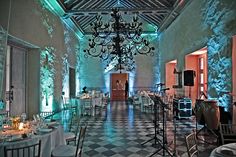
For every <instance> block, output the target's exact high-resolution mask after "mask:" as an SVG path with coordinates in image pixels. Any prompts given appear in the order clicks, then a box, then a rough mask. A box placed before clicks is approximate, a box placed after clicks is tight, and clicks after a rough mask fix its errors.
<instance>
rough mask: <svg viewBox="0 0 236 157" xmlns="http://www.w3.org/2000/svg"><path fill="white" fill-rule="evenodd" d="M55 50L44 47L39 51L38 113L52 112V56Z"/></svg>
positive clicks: (53, 58) (53, 71) (53, 72)
mask: <svg viewBox="0 0 236 157" xmlns="http://www.w3.org/2000/svg"><path fill="white" fill-rule="evenodd" d="M54 52H55V48H53V47H45V49H44V50H42V51H41V53H40V54H41V58H40V64H41V67H40V88H41V107H40V111H43V112H51V111H53V106H52V104H53V92H54V74H55V69H54V60H55V56H54Z"/></svg>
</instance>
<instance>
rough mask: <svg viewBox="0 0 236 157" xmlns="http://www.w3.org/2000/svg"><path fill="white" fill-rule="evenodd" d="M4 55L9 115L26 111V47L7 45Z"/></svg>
mask: <svg viewBox="0 0 236 157" xmlns="http://www.w3.org/2000/svg"><path fill="white" fill-rule="evenodd" d="M7 50H8V51H7V57H6V69H5V71H6V75H5V76H6V77H5V90H6V96H5V97H6V103H7V107H6V110H7V111H10V112H9V113H10V115H11V116H13V115H20V114H22V113H26V49H24V48H20V47H16V46H8V49H7Z"/></svg>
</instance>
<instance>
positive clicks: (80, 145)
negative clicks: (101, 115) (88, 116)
mask: <svg viewBox="0 0 236 157" xmlns="http://www.w3.org/2000/svg"><path fill="white" fill-rule="evenodd" d="M86 129H87V126H84V127H80V132H79V137H78V140H77V145H76V153H75V157H77V156H81V154H82V149H83V144H84V138H85V133H86Z"/></svg>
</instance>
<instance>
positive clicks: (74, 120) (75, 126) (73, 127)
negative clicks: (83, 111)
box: [69, 115, 80, 134]
mask: <svg viewBox="0 0 236 157" xmlns="http://www.w3.org/2000/svg"><path fill="white" fill-rule="evenodd" d="M79 125H80V118H79V117H77V116H76V115H73V116H72V117H71V120H70V126H69V132H74V133H75V134H77V133H78V131H79Z"/></svg>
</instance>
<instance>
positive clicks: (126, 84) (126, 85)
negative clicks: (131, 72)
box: [125, 80, 129, 98]
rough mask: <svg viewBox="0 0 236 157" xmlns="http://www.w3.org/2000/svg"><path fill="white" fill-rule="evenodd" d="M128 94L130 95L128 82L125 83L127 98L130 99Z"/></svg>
mask: <svg viewBox="0 0 236 157" xmlns="http://www.w3.org/2000/svg"><path fill="white" fill-rule="evenodd" d="M128 93H129V82H128V81H127V80H126V82H125V97H126V98H127V97H128Z"/></svg>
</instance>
